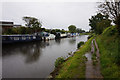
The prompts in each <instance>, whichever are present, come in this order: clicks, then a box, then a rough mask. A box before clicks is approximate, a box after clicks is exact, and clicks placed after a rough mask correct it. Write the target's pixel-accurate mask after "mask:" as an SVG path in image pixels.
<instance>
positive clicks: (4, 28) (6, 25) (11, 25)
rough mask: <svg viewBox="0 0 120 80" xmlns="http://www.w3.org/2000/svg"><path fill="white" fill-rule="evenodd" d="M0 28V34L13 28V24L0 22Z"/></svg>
mask: <svg viewBox="0 0 120 80" xmlns="http://www.w3.org/2000/svg"><path fill="white" fill-rule="evenodd" d="M0 26H1V27H2V32H5V30H7V29H9V28H12V27H13V22H6V21H0Z"/></svg>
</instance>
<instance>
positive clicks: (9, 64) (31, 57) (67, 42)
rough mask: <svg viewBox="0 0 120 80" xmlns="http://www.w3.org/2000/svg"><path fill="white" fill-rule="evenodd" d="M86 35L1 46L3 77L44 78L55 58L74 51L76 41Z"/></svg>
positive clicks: (50, 70) (50, 69) (51, 68)
mask: <svg viewBox="0 0 120 80" xmlns="http://www.w3.org/2000/svg"><path fill="white" fill-rule="evenodd" d="M87 37H88V35H81V36H77V37H71V38H63V39H60V40H51V41H46V42H44V41H43V42H31V43H21V44H11V45H6V46H3V49H2V54H3V61H2V62H3V69H2V70H3V78H46V77H47V76H48V75H49V74H50V73H51V72H52V71H53V70H54V62H55V60H56V59H57V58H58V57H61V56H63V57H66V56H68V53H70V52H73V51H75V50H76V49H77V43H78V42H80V41H84V42H86V41H87ZM9 68H11V69H9ZM11 73H12V74H11Z"/></svg>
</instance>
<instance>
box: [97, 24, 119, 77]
mask: <svg viewBox="0 0 120 80" xmlns="http://www.w3.org/2000/svg"><path fill="white" fill-rule="evenodd" d="M119 40H120V38H119V36H118V32H117V31H116V27H115V26H111V27H108V28H107V29H106V30H104V32H103V33H102V34H101V35H99V36H97V38H96V41H97V43H98V47H99V50H100V61H101V73H102V75H103V77H104V78H120V65H119V64H118V63H120V62H119V61H120V50H119V48H120V45H119V44H120V41H119Z"/></svg>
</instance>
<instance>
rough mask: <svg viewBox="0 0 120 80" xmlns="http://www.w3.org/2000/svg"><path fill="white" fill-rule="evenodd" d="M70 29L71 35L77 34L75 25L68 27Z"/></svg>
mask: <svg viewBox="0 0 120 80" xmlns="http://www.w3.org/2000/svg"><path fill="white" fill-rule="evenodd" d="M68 29H69V31H70V32H71V33H75V32H76V26H75V25H70V26H69V27H68Z"/></svg>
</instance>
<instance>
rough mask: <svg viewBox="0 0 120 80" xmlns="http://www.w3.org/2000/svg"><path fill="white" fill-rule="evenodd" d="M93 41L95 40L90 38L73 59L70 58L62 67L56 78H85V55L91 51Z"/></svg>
mask: <svg viewBox="0 0 120 80" xmlns="http://www.w3.org/2000/svg"><path fill="white" fill-rule="evenodd" d="M92 39H93V38H90V39H89V40H88V41H87V42H86V43H85V44H84V45H83V46H82V47H80V49H79V50H78V51H76V52H75V54H74V56H73V57H69V58H68V60H67V61H66V62H64V63H63V64H62V65H61V68H60V70H59V72H58V75H57V76H56V78H85V62H86V57H85V56H84V54H85V53H86V52H87V51H90V46H91V40H92Z"/></svg>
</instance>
